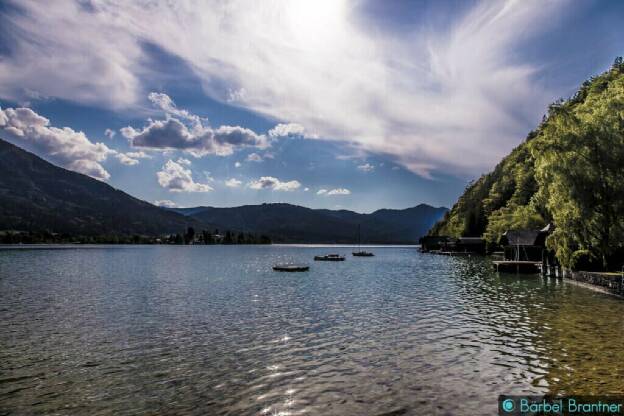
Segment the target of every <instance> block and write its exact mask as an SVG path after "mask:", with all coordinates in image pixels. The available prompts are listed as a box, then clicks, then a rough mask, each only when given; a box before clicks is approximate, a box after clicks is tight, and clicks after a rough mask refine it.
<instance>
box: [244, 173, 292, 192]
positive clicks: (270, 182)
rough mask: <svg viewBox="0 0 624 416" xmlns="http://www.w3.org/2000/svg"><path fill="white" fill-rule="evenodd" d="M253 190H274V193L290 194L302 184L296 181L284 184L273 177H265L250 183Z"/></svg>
mask: <svg viewBox="0 0 624 416" xmlns="http://www.w3.org/2000/svg"><path fill="white" fill-rule="evenodd" d="M248 186H249V187H250V188H251V189H272V190H274V191H284V192H290V191H294V190H296V189H298V188H299V187H300V186H301V183H300V182H299V181H296V180H292V181H288V182H282V181H280V180H279V179H277V178H274V177H272V176H263V177H261V178H260V179H258V180H255V181H251V182H249V184H248Z"/></svg>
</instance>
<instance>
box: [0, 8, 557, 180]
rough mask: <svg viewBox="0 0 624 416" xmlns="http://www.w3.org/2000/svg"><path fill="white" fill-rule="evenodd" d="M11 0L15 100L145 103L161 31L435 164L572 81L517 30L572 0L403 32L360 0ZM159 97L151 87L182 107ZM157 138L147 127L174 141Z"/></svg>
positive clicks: (383, 146) (275, 96)
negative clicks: (529, 49) (36, 96)
mask: <svg viewBox="0 0 624 416" xmlns="http://www.w3.org/2000/svg"><path fill="white" fill-rule="evenodd" d="M14 3H15V4H16V5H17V7H16V8H15V9H16V10H18V11H16V12H6V13H5V14H4V16H3V24H5V25H6V27H7V28H8V29H7V30H8V31H9V33H12V34H13V36H12V37H11V40H12V43H11V44H10V45H9V46H10V48H11V52H12V53H10V54H7V55H6V56H5V57H4V59H2V60H1V61H0V96H2V97H5V98H9V99H14V100H19V98H20V96H21V95H23V92H24V91H25V90H26V89H29V90H33V91H39V92H40V93H41V94H43V95H46V96H51V97H60V98H65V99H69V100H75V101H79V102H86V103H91V104H96V105H100V106H107V107H112V108H126V107H132V106H137V105H140V103H141V97H142V95H143V92H142V91H143V85H142V84H141V82H140V81H139V80H140V79H141V78H142V77H145V78H149V77H150V75H152V74H153V73H154V72H155V71H156V69H157V68H156V67H157V65H154V62H153V61H152V60H151V59H150V56H149V54H148V53H147V52H146V48H145V47H144V45H145V44H150V45H154V46H156V47H158V48H160V49H162V50H163V51H164V52H165V53H168V54H171V55H173V56H175V57H176V58H178V59H180V60H181V61H182V62H184V63H186V65H187V66H188V68H190V69H191V70H192V71H194V73H195V75H196V76H197V77H199V78H200V79H201V81H202V82H203V88H204V91H205V92H206V93H207V94H208V95H209V96H210V97H212V98H214V99H216V100H220V101H223V102H228V101H232V102H235V103H236V105H237V106H240V107H244V108H247V109H250V110H252V111H256V112H258V113H261V114H264V115H266V116H269V117H272V118H276V119H279V120H289V121H291V122H292V123H291V124H296V125H299V126H306V128H308V129H311V130H312V131H314V132H315V134H318V135H319V136H321V137H324V138H330V139H334V140H343V141H348V142H350V143H354V144H355V145H357V148H362V149H364V150H366V151H368V152H373V153H375V152H378V153H384V154H388V155H390V156H394V158H395V159H396V160H397V162H398V163H400V164H401V165H402V166H404V167H406V168H408V169H410V170H412V171H414V172H418V173H420V174H422V175H425V176H426V175H429V174H430V172H431V171H432V170H434V169H439V168H445V169H449V170H452V171H462V172H477V173H480V172H482V171H483V170H484V169H485V168H489V167H491V166H492V165H493V163H495V162H496V161H497V160H499V158H500V157H501V156H502V155H504V154H505V153H507V152H508V151H509V150H510V149H511V148H512V147H514V146H515V145H517V144H518V143H519V142H520V140H521V139H522V138H523V137H524V135H525V134H526V131H527V130H528V129H529V128H531V127H533V126H534V125H535V124H536V123H537V122H538V121H539V118H540V116H541V114H542V112H543V109H544V108H545V106H546V104H547V103H548V102H551V101H552V100H553V99H555V98H557V97H558V96H559V95H560V93H554V92H551V91H548V90H547V89H546V88H545V87H544V85H543V84H541V83H540V79H541V78H540V76H539V75H541V73H540V71H542V70H543V68H545V67H547V66H548V65H547V63H546V64H544V65H543V66H540V67H538V66H536V65H531V64H530V62H529V61H528V60H527V59H522V57H521V56H519V55H518V51H519V50H520V48H519V47H518V46H519V45H521V44H522V43H523V42H534V41H535V39H534V37H535V35H537V34H538V33H539V32H538V31H540V30H547V29H548V28H551V27H552V25H551V24H549V23H551V22H552V21H553V19H554V18H555V19H558V18H559V16H561V15H562V14H563V13H564V12H565V10H566V7H568V6H567V5H568V3H567V2H539V1H505V2H503V1H500V2H488V1H483V2H480V3H476V4H475V5H474V6H471V8H466V9H467V10H468V11H467V12H465V13H463V15H461V16H459V17H456V16H451V17H450V18H449V19H451V18H452V19H453V21H452V22H451V24H447V20H446V19H444V24H440V25H436V23H437V22H436V21H435V20H432V22H433V23H432V24H431V25H427V26H422V27H415V28H414V29H413V30H412V31H411V32H407V33H405V34H403V36H401V37H397V36H393V35H389V34H386V33H384V31H382V30H381V31H380V30H370V26H369V25H366V24H363V23H362V19H360V18H359V17H360V16H357V15H354V14H355V13H357V11H358V10H360V9H361V8H358V7H353V6H352V5H351V4H350V3H349V2H347V1H345V0H318V1H314V2H309V1H305V0H302V1H296V0H283V1H275V2H273V3H270V5H267V4H266V3H265V2H252V3H249V2H245V1H232V2H215V3H212V4H210V5H209V6H206V4H205V3H203V2H197V1H188V2H167V1H164V0H162V1H154V2H151V3H150V5H149V7H144V5H143V4H139V3H134V2H127V1H122V0H111V1H110V2H98V3H90V4H91V5H92V6H91V7H86V6H84V4H82V3H78V2H63V3H61V4H56V5H55V7H53V8H50V7H41V3H40V2H39V1H36V0H19V1H18V0H14ZM90 9H91V10H90ZM9 10H10V9H9ZM319 27H322V30H319ZM76 33H79V34H80V36H76ZM198 39H201V42H198V41H197V40H198ZM94 51H97V53H95V52H94ZM155 68H156V69H155ZM302 74H304V75H302ZM163 98H164V97H162V96H154V97H153V101H154V102H155V103H156V104H157V105H159V106H160V107H161V108H168V110H169V113H170V114H172V116H174V117H177V119H185V116H184V115H183V114H182V113H179V112H178V113H177V114H176V112H177V111H183V110H178V109H177V108H175V107H174V108H173V109H172V108H169V107H168V106H169V105H170V103H169V102H167V101H166V100H164V99H163ZM155 123H156V122H155ZM160 123H162V124H164V125H156V126H148V127H152V128H153V130H154V131H151V129H148V127H146V129H145V130H150V131H149V132H151V133H153V134H154V135H156V136H157V135H158V134H157V131H156V130H158V129H159V128H160V129H161V130H162V129H165V130H166V129H170V130H167V134H169V135H173V136H175V135H176V134H177V135H179V136H180V137H177V136H176V137H177V141H176V140H173V139H172V140H173V141H174V142H175V143H177V144H180V145H182V146H183V147H182V148H184V149H186V150H187V151H189V152H198V153H204V152H208V153H215V154H219V153H218V152H219V151H220V150H219V148H218V146H216V147H215V146H213V144H212V139H210V138H209V136H210V135H206V134H205V132H203V131H192V132H189V131H182V129H181V128H179V126H175V125H174V122H173V121H171V120H170V121H169V122H160ZM145 130H142V131H139V132H136V133H137V135H140V134H145V135H147V133H148V131H145ZM275 133H277V131H276V132H275ZM152 139H153V140H147V137H142V138H138V139H137V141H138V142H139V143H141V142H142V140H143V141H144V143H145V145H147V144H148V143H151V144H152V145H153V144H154V143H156V144H157V145H154V146H153V147H156V148H162V147H163V146H164V145H165V144H166V143H169V142H168V141H167V140H165V139H164V138H162V137H161V138H152ZM165 147H166V146H165ZM226 149H228V151H231V150H232V147H227V146H226ZM221 152H222V153H223V150H221Z"/></svg>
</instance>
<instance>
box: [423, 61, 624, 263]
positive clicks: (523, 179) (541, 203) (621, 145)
mask: <svg viewBox="0 0 624 416" xmlns="http://www.w3.org/2000/svg"><path fill="white" fill-rule="evenodd" d="M547 222H553V223H554V224H555V231H554V233H553V234H552V235H551V236H549V238H548V240H547V244H548V247H549V248H551V249H552V250H554V252H555V253H556V255H557V258H558V259H559V261H560V262H561V263H562V265H564V266H565V267H579V265H584V266H585V267H590V266H591V265H593V264H595V263H596V262H598V263H599V264H600V267H601V268H603V269H609V268H614V267H619V266H620V264H621V261H622V259H620V257H621V255H622V254H621V253H623V252H624V63H623V62H622V59H621V58H618V59H616V61H615V63H614V64H613V66H612V68H611V69H610V70H609V71H607V72H605V73H604V74H602V75H600V76H597V77H594V78H592V79H590V80H588V81H586V82H585V83H583V85H582V86H581V88H580V89H579V91H578V92H577V93H576V94H575V95H574V96H573V97H572V98H571V99H570V100H568V101H563V100H562V101H559V102H557V103H555V104H552V105H551V106H550V107H549V111H548V116H547V117H545V118H544V120H543V121H542V123H541V124H540V126H539V127H538V128H537V130H536V131H534V132H531V133H530V134H529V136H528V137H527V139H526V141H525V142H524V143H522V144H521V145H520V146H518V147H517V148H516V149H514V150H513V151H512V152H511V154H510V155H509V156H507V157H506V158H504V159H503V160H502V161H501V162H500V163H499V164H498V166H496V168H495V169H494V171H493V172H491V173H489V174H487V175H484V176H482V177H481V178H480V179H479V180H478V181H476V182H475V183H473V184H471V185H469V186H468V187H467V189H466V191H465V193H464V194H463V195H462V196H461V197H460V198H459V200H458V201H457V203H456V204H455V206H453V208H452V209H451V211H450V212H449V213H448V214H447V215H446V216H445V218H444V219H443V220H442V221H441V222H440V223H438V224H436V225H435V226H434V228H432V230H431V231H430V235H451V236H467V235H476V236H479V235H483V236H484V238H486V240H487V241H488V242H489V243H495V242H497V241H498V240H499V238H500V235H501V234H502V233H503V232H505V231H506V230H508V229H524V228H528V229H537V228H541V227H542V226H543V225H544V224H546V223H547ZM590 260H591V261H590Z"/></svg>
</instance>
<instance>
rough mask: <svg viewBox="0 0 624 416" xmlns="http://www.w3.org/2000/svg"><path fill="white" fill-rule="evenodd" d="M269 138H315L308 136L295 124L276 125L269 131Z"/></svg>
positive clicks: (302, 128) (304, 130)
mask: <svg viewBox="0 0 624 416" xmlns="http://www.w3.org/2000/svg"><path fill="white" fill-rule="evenodd" d="M269 136H271V137H275V138H277V137H287V136H302V137H306V138H316V136H314V135H308V134H307V133H306V129H305V128H304V127H303V126H302V125H301V124H297V123H287V124H282V123H280V124H278V125H276V126H275V127H273V128H272V129H271V130H269Z"/></svg>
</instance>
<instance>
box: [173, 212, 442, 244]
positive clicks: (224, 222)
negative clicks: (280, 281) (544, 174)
mask: <svg viewBox="0 0 624 416" xmlns="http://www.w3.org/2000/svg"><path fill="white" fill-rule="evenodd" d="M171 210H172V211H175V212H177V213H180V214H183V215H187V216H189V217H191V218H194V219H196V220H198V221H200V222H202V223H210V224H215V225H216V227H217V228H218V229H220V230H225V229H233V230H237V231H244V232H251V233H256V234H266V235H268V236H270V237H271V239H272V240H273V241H274V242H282V243H353V242H355V241H357V228H358V225H361V227H360V228H361V239H362V242H363V243H377V244H392V243H395V244H406V243H415V242H417V241H418V238H419V237H421V236H422V235H425V234H426V232H427V230H428V229H429V228H430V227H431V226H432V225H433V224H434V223H435V222H436V221H438V220H439V219H440V218H442V216H443V215H444V213H445V212H446V211H447V208H442V207H441V208H434V207H431V206H429V205H425V204H421V205H418V206H416V207H413V208H408V209H403V210H392V209H381V210H378V211H375V212H373V213H372V214H359V213H356V212H353V211H347V210H337V211H333V210H328V209H311V208H305V207H300V206H297V205H291V204H262V205H245V206H241V207H233V208H214V207H194V208H172V209H171Z"/></svg>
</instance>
